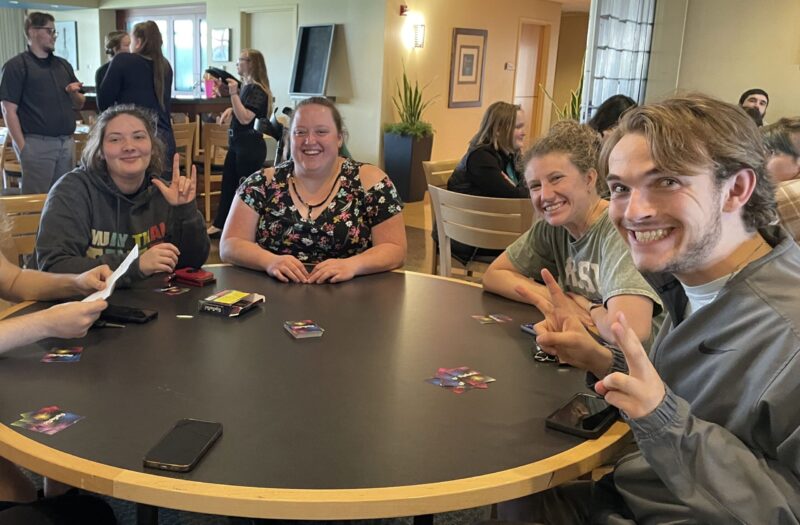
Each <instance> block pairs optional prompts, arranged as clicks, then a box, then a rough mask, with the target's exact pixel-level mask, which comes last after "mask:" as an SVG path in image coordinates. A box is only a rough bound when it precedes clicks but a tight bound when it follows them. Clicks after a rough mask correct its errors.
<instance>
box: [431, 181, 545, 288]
mask: <svg viewBox="0 0 800 525" xmlns="http://www.w3.org/2000/svg"><path fill="white" fill-rule="evenodd" d="M428 191H430V195H431V204H432V206H433V214H434V218H435V220H436V228H437V230H438V232H439V275H444V276H450V273H451V271H452V261H451V255H450V240H451V239H453V240H456V241H458V242H462V243H464V244H468V245H470V246H475V247H477V248H486V249H491V250H503V249H505V248H506V247H508V245H510V244H511V243H512V242H514V241H515V240H516V239H517V238H518V237H519V236H520V235H522V233H524V232H525V231H527V230H528V229H529V228H530V227H531V224H533V204H532V203H531V201H530V199H498V198H492V197H476V196H475V195H464V194H461V193H455V192H452V191H448V190H445V189H442V188H439V187H437V186H434V185H429V186H428Z"/></svg>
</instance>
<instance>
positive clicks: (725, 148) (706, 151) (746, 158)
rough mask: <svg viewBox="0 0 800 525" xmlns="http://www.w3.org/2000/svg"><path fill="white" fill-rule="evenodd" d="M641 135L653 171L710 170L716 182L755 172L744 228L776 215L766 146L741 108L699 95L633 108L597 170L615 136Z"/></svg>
mask: <svg viewBox="0 0 800 525" xmlns="http://www.w3.org/2000/svg"><path fill="white" fill-rule="evenodd" d="M630 133H638V134H640V135H643V136H644V137H645V139H646V140H647V144H648V145H649V147H650V155H651V156H652V157H653V162H654V163H655V167H656V169H657V170H659V171H662V172H664V173H674V174H681V175H699V174H702V173H703V172H704V171H705V170H711V171H712V172H713V173H714V175H715V182H716V185H717V187H718V188H719V187H721V186H722V184H723V183H724V182H725V181H726V180H728V179H729V178H731V177H732V176H733V175H735V174H736V173H737V172H739V171H740V170H742V169H751V170H753V172H754V173H755V174H756V187H755V190H754V191H753V194H752V195H751V196H750V200H748V201H747V203H746V204H745V206H744V208H743V210H742V220H743V221H744V224H745V227H746V228H747V229H748V230H749V231H753V230H755V229H757V228H762V227H764V226H767V225H768V224H770V223H772V222H773V221H775V220H776V219H777V212H776V210H775V186H774V184H773V183H772V180H771V179H770V177H768V176H767V172H766V163H767V149H766V147H765V145H764V141H763V139H762V137H761V133H760V132H759V130H758V127H756V124H755V122H753V119H751V118H750V117H749V116H748V115H747V113H745V112H744V111H742V108H740V107H739V106H735V105H733V104H728V103H727V102H722V101H721V100H717V99H715V98H712V97H709V96H706V95H702V94H689V95H686V96H681V97H673V98H668V99H666V100H664V101H662V102H659V103H655V104H649V105H646V106H640V107H638V108H632V109H630V110H629V111H628V112H626V113H625V116H623V118H622V120H621V121H620V125H619V126H618V127H617V129H615V130H614V131H613V132H612V133H611V135H610V136H609V138H608V140H606V141H605V143H604V144H603V150H602V152H601V154H600V172H601V175H602V176H603V178H605V176H606V174H607V172H608V157H609V155H610V154H611V150H613V149H614V146H616V145H617V143H618V142H619V141H620V139H621V138H622V137H623V136H625V135H628V134H630Z"/></svg>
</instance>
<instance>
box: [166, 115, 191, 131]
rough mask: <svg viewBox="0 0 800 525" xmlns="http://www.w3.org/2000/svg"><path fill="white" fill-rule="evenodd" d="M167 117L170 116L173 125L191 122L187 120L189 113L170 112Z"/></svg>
mask: <svg viewBox="0 0 800 525" xmlns="http://www.w3.org/2000/svg"><path fill="white" fill-rule="evenodd" d="M169 117H170V120H171V121H172V124H173V126H174V125H175V124H186V123H190V124H191V123H192V122H191V121H190V120H189V115H187V114H186V113H171V114H170V116H169ZM173 130H174V128H173Z"/></svg>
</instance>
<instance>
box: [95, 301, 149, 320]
mask: <svg viewBox="0 0 800 525" xmlns="http://www.w3.org/2000/svg"><path fill="white" fill-rule="evenodd" d="M156 317H158V312H157V311H155V310H144V309H142V308H131V307H129V306H120V305H118V304H109V305H108V308H106V309H105V310H103V311H102V312H100V319H102V320H103V321H111V322H112V323H146V322H147V321H151V320H153V319H155V318H156Z"/></svg>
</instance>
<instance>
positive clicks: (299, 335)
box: [283, 319, 325, 339]
mask: <svg viewBox="0 0 800 525" xmlns="http://www.w3.org/2000/svg"><path fill="white" fill-rule="evenodd" d="M283 327H284V328H285V329H286V331H287V332H289V333H290V334H292V337H294V338H295V339H306V338H309V337H322V333H323V332H324V331H325V329H324V328H322V327H321V326H319V325H318V324H317V323H315V322H314V321H311V320H309V319H306V320H305V321H285V322H284V323H283Z"/></svg>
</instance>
